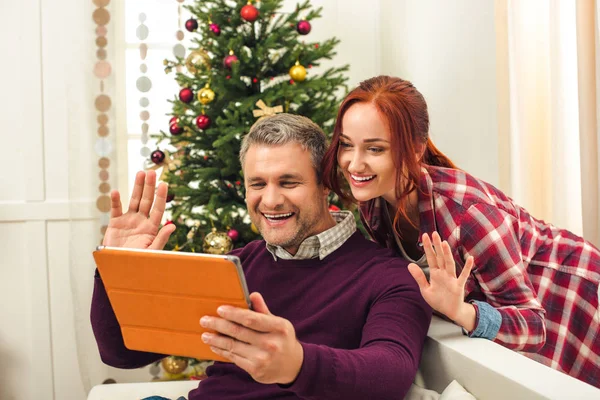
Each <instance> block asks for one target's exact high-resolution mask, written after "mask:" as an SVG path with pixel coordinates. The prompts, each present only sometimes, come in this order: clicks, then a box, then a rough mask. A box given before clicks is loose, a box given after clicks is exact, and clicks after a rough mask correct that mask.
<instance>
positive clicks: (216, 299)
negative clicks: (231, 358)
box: [93, 246, 250, 361]
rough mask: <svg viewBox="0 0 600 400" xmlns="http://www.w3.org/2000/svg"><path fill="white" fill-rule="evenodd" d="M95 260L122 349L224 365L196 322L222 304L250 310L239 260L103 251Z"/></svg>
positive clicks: (176, 253) (159, 252)
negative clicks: (203, 338)
mask: <svg viewBox="0 0 600 400" xmlns="http://www.w3.org/2000/svg"><path fill="white" fill-rule="evenodd" d="M93 255H94V260H95V261H96V266H97V268H98V272H99V274H100V277H101V278H102V281H103V283H104V287H105V288H106V293H107V294H108V299H109V300H110V304H111V306H112V308H113V310H114V312H115V315H116V317H117V320H118V321H119V325H120V327H121V332H122V333H123V340H124V342H125V347H127V348H128V349H130V350H141V351H149V352H153V353H161V354H166V355H174V356H184V357H193V358H197V359H202V360H219V361H227V360H226V359H224V358H222V357H220V356H218V355H217V354H215V353H213V352H212V351H211V350H210V348H209V346H208V345H206V344H205V343H203V342H202V339H201V335H202V333H203V332H205V331H207V329H205V328H202V326H200V318H201V317H202V316H204V315H212V316H217V307H219V306H221V305H225V304H227V305H231V306H235V307H241V308H246V309H248V308H250V299H249V295H248V287H247V286H246V280H245V278H244V273H243V270H242V266H241V264H240V260H239V258H237V257H235V256H228V255H224V256H221V255H209V254H200V253H183V252H176V251H161V250H140V249H127V248H119V247H107V246H99V247H98V248H97V249H96V251H94V252H93Z"/></svg>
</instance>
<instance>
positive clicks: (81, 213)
mask: <svg viewBox="0 0 600 400" xmlns="http://www.w3.org/2000/svg"><path fill="white" fill-rule="evenodd" d="M97 219H98V210H97V209H96V202H95V201H94V200H91V199H90V200H77V201H68V200H48V201H22V202H0V223H3V222H25V221H74V220H75V221H86V220H97Z"/></svg>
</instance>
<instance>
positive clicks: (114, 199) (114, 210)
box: [110, 189, 123, 218]
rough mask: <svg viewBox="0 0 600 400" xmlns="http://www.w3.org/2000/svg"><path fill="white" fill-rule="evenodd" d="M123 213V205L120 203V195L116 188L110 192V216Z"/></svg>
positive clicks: (113, 216) (116, 216)
mask: <svg viewBox="0 0 600 400" xmlns="http://www.w3.org/2000/svg"><path fill="white" fill-rule="evenodd" d="M121 215H123V205H122V204H121V195H120V194H119V191H118V190H116V189H115V190H113V191H112V192H110V217H111V218H118V217H120V216H121Z"/></svg>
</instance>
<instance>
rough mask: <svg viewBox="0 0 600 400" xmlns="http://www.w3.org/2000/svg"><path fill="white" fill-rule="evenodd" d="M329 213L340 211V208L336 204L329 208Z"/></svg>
mask: <svg viewBox="0 0 600 400" xmlns="http://www.w3.org/2000/svg"><path fill="white" fill-rule="evenodd" d="M329 211H340V208H339V207H338V206H336V205H335V204H332V205H330V206H329Z"/></svg>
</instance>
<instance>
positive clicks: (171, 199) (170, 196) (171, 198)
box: [167, 193, 175, 225]
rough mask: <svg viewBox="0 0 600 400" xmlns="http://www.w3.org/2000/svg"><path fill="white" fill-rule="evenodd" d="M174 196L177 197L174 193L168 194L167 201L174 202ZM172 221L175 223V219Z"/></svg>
mask: <svg viewBox="0 0 600 400" xmlns="http://www.w3.org/2000/svg"><path fill="white" fill-rule="evenodd" d="M174 198H175V195H174V194H173V193H169V194H167V203H170V202H172V201H173V199H174ZM171 223H173V221H171ZM167 225H168V224H167Z"/></svg>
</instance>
